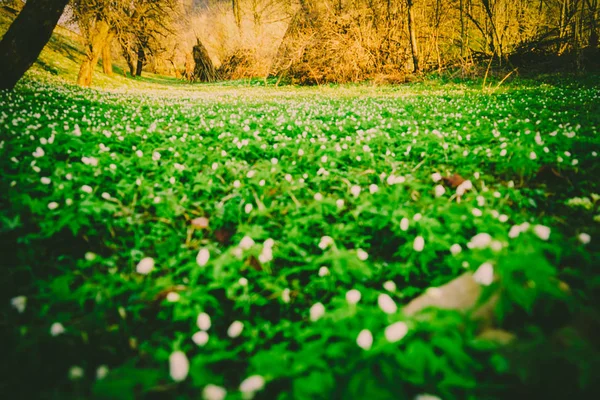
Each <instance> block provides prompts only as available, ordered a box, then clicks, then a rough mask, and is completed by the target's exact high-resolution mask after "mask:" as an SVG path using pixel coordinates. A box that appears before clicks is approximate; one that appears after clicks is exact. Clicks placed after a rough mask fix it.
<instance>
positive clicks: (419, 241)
mask: <svg viewBox="0 0 600 400" xmlns="http://www.w3.org/2000/svg"><path fill="white" fill-rule="evenodd" d="M424 248H425V239H423V236H417V237H416V238H415V241H414V242H413V249H414V250H415V251H418V252H421V251H423V249H424Z"/></svg>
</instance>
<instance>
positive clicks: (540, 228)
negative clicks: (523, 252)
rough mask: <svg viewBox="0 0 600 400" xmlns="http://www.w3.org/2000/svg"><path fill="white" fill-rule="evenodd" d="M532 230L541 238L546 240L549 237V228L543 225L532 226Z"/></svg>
mask: <svg viewBox="0 0 600 400" xmlns="http://www.w3.org/2000/svg"><path fill="white" fill-rule="evenodd" d="M533 232H534V233H535V234H536V235H537V236H538V237H539V238H540V239H542V240H548V238H549V237H550V228H548V227H547V226H544V225H536V226H534V227H533Z"/></svg>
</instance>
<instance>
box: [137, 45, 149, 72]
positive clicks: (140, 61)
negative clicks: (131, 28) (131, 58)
mask: <svg viewBox="0 0 600 400" xmlns="http://www.w3.org/2000/svg"><path fill="white" fill-rule="evenodd" d="M137 56H138V59H137V66H136V68H135V76H142V68H144V62H145V61H146V53H145V52H144V48H143V47H142V46H140V47H139V48H138V53H137Z"/></svg>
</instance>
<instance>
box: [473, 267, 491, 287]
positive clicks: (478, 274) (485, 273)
mask: <svg viewBox="0 0 600 400" xmlns="http://www.w3.org/2000/svg"><path fill="white" fill-rule="evenodd" d="M473 279H474V280H475V282H477V283H479V284H480V285H483V286H489V285H491V283H492V282H493V281H494V267H493V266H492V264H490V263H489V262H486V263H483V264H481V266H479V268H477V271H475V273H474V274H473Z"/></svg>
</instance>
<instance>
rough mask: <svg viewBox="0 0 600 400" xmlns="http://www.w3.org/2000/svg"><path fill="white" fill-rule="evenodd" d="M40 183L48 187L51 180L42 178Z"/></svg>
mask: <svg viewBox="0 0 600 400" xmlns="http://www.w3.org/2000/svg"><path fill="white" fill-rule="evenodd" d="M40 182H42V184H44V185H49V184H50V182H52V180H51V179H50V178H48V177H46V176H44V177H42V178H41V179H40Z"/></svg>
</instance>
